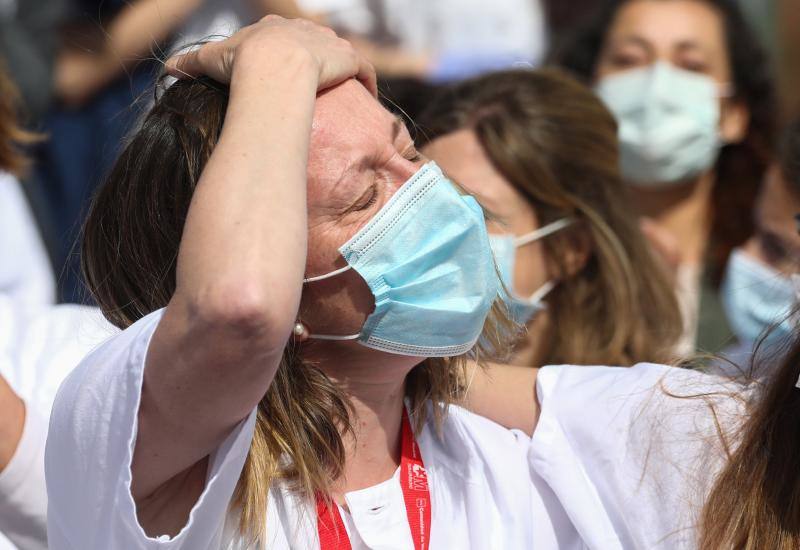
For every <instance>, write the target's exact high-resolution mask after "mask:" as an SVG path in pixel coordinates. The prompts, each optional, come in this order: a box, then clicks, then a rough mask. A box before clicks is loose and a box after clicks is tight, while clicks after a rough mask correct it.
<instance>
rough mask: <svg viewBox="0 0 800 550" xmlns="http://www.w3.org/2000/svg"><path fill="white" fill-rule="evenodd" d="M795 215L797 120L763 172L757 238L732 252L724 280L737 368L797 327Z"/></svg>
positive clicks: (799, 182)
mask: <svg viewBox="0 0 800 550" xmlns="http://www.w3.org/2000/svg"><path fill="white" fill-rule="evenodd" d="M798 214H800V119H798V120H796V121H795V122H794V123H793V124H791V125H790V126H789V127H788V128H787V130H786V131H785V134H784V137H783V140H782V143H781V148H780V155H779V159H778V160H777V161H776V162H775V163H773V165H772V166H770V168H769V170H768V171H767V174H766V177H765V180H764V184H763V185H762V187H761V191H760V192H759V196H758V200H757V201H756V203H755V212H754V220H755V234H754V235H753V236H752V237H750V239H748V240H747V242H745V243H744V244H743V245H742V246H741V247H738V248H736V249H734V251H733V253H732V254H731V256H730V259H729V260H728V266H727V269H726V272H725V278H724V279H723V284H722V298H723V304H724V306H725V311H726V313H727V315H728V319H729V321H730V323H731V326H732V327H733V331H734V333H735V334H736V337H737V339H738V345H737V346H735V348H734V349H732V350H729V351H728V354H727V355H728V356H729V357H730V359H732V361H733V363H735V364H737V365H745V364H748V363H749V362H750V359H751V355H752V353H753V351H754V345H755V343H756V342H758V341H759V340H760V339H761V338H762V336H764V345H765V346H766V347H765V349H767V350H769V349H770V348H772V347H774V345H775V344H776V343H780V342H783V341H785V340H786V338H788V337H789V335H790V334H791V333H792V331H793V329H794V326H795V325H796V323H797V319H796V318H795V317H794V316H792V315H791V312H792V308H793V306H794V305H795V295H796V293H797V290H798V289H800V235H798V218H797V216H798ZM770 327H772V328H771V330H769V331H768V329H770Z"/></svg>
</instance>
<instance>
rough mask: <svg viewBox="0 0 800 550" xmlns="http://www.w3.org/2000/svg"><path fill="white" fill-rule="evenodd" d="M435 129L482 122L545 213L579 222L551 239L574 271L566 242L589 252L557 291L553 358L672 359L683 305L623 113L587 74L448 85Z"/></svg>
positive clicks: (481, 130) (503, 163)
mask: <svg viewBox="0 0 800 550" xmlns="http://www.w3.org/2000/svg"><path fill="white" fill-rule="evenodd" d="M419 126H420V135H421V136H422V137H423V139H424V140H429V141H431V140H434V139H436V138H438V137H440V136H443V135H445V134H449V133H451V132H455V131H457V130H461V129H470V130H472V131H473V132H474V133H475V136H476V138H477V140H478V142H479V143H480V145H481V148H482V149H483V150H484V152H485V153H486V156H487V157H488V158H489V159H490V160H491V162H492V164H493V165H494V167H495V168H496V169H497V170H498V172H500V173H501V174H502V175H503V177H504V178H505V179H506V180H507V181H508V182H509V183H510V184H511V185H513V186H514V187H515V188H516V189H517V190H518V191H519V192H520V193H521V194H522V195H523V196H524V197H525V198H526V199H527V201H528V202H529V203H530V204H531V206H532V207H533V208H534V210H535V211H536V215H537V217H538V219H539V221H540V223H541V224H542V225H544V224H547V223H551V222H554V221H557V220H559V219H562V218H565V217H571V218H574V219H575V220H576V221H577V222H578V223H575V224H573V225H572V226H570V227H569V228H567V229H566V230H564V231H562V232H560V233H559V234H557V235H552V236H550V237H548V238H547V239H545V240H544V241H543V246H544V248H545V250H546V253H547V259H548V262H550V263H551V265H553V266H554V267H555V269H556V271H557V272H562V273H563V272H565V271H566V266H565V265H564V256H565V251H566V250H570V249H574V248H575V247H576V245H578V244H579V243H589V244H588V248H589V258H588V261H587V263H586V265H585V266H584V268H583V269H581V270H580V271H579V272H578V273H576V274H574V275H572V276H570V277H565V278H564V279H563V280H562V281H561V282H560V284H559V285H558V286H557V287H556V288H555V289H554V290H553V291H552V292H551V293H550V294H549V295H548V297H547V302H548V304H549V306H550V308H549V310H550V312H551V316H552V321H553V323H552V325H553V326H554V327H557V328H556V329H555V330H554V331H553V335H552V338H550V339H549V349H548V350H547V352H546V356H545V357H544V360H545V361H546V362H547V363H546V364H559V363H569V364H578V365H581V364H603V365H632V364H634V363H636V362H640V361H662V362H667V361H670V360H671V359H673V357H674V352H675V347H676V345H677V341H678V338H679V337H680V335H681V331H682V329H681V325H682V323H681V316H680V312H679V309H678V305H677V302H676V300H675V295H674V292H673V291H672V286H671V285H670V283H669V281H668V278H667V276H666V275H665V273H664V270H663V269H662V266H660V265H658V264H657V263H656V261H655V260H654V258H653V257H652V256H651V253H650V249H649V247H648V246H647V244H646V243H645V240H644V238H643V236H642V234H641V232H640V230H639V227H638V224H637V222H636V219H635V218H634V216H633V214H632V211H633V208H632V207H631V204H630V202H629V198H628V193H627V189H626V187H625V185H624V184H623V182H622V179H621V176H620V172H619V166H618V163H617V157H618V151H617V125H616V123H615V121H614V118H613V116H612V115H611V113H609V112H608V109H606V108H605V106H604V105H603V103H602V102H601V101H600V100H599V99H598V98H597V97H596V96H595V95H594V94H593V93H592V92H591V90H589V89H588V88H587V87H586V86H584V85H583V84H581V83H580V82H578V81H577V80H575V79H574V78H571V77H569V76H568V75H566V74H565V73H563V72H562V71H557V70H553V69H549V70H539V71H526V70H516V71H513V70H512V71H502V72H498V73H493V74H489V75H486V76H483V77H479V78H475V79H472V80H468V81H465V82H462V83H460V84H456V85H454V86H452V87H450V88H449V89H445V90H443V92H442V93H441V94H440V95H439V97H438V98H437V99H436V100H434V101H433V102H432V103H431V104H430V106H429V109H428V111H427V112H426V113H425V114H423V115H422V117H421V118H420V120H419Z"/></svg>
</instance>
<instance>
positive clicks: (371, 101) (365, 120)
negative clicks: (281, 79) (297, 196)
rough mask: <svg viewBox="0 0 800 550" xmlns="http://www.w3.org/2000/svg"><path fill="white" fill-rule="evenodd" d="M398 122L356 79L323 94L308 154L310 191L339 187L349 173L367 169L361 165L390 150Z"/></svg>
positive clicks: (316, 106) (319, 99)
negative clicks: (343, 177)
mask: <svg viewBox="0 0 800 550" xmlns="http://www.w3.org/2000/svg"><path fill="white" fill-rule="evenodd" d="M396 120H397V119H396V118H395V117H394V116H393V115H392V114H391V113H389V111H387V110H386V109H384V108H383V107H382V106H381V105H380V104H379V103H378V101H377V100H376V99H375V98H374V97H372V95H370V93H369V92H368V91H367V90H366V89H365V88H364V87H363V86H362V85H361V84H359V83H358V82H356V81H355V80H348V81H346V82H344V83H342V84H340V85H339V86H336V87H335V88H332V89H330V90H327V91H325V92H323V93H322V94H320V95H319V96H318V98H317V102H316V105H315V108H314V120H313V123H312V127H311V140H310V144H309V152H308V178H309V190H310V191H311V188H312V186H313V187H318V188H325V187H331V186H334V185H336V184H338V183H339V181H340V180H342V175H343V174H345V172H347V171H348V170H365V169H368V166H361V164H365V163H369V162H370V161H371V160H374V159H375V158H376V157H379V156H380V155H381V154H382V153H384V152H385V151H386V150H387V148H388V147H391V145H392V140H393V139H392V138H393V137H394V130H395V126H396ZM345 179H346V178H345ZM342 183H343V184H344V183H346V182H345V181H342Z"/></svg>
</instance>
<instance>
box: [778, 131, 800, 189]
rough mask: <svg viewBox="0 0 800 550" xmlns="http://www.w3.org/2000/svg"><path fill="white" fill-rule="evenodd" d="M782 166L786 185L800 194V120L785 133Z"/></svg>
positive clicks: (782, 144)
mask: <svg viewBox="0 0 800 550" xmlns="http://www.w3.org/2000/svg"><path fill="white" fill-rule="evenodd" d="M780 164H781V172H782V174H783V177H784V179H785V180H786V183H788V184H789V186H790V187H791V188H792V189H793V190H795V192H796V193H798V194H800V118H798V119H797V120H795V121H794V122H793V123H791V124H790V125H789V126H788V127H787V128H786V130H785V131H784V133H783V138H782V141H781V147H780Z"/></svg>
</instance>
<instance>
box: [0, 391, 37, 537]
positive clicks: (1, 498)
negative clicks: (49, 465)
mask: <svg viewBox="0 0 800 550" xmlns="http://www.w3.org/2000/svg"><path fill="white" fill-rule="evenodd" d="M26 408H27V410H26V412H25V426H24V428H23V431H22V438H21V439H20V441H19V444H18V445H17V449H16V451H15V452H14V456H13V457H12V458H11V462H9V463H8V465H7V466H6V467H5V469H3V471H2V472H0V533H3V534H4V535H5V536H6V537H8V539H9V540H11V542H13V543H14V544H16V545H17V546H18V547H19V548H22V549H24V550H46V548H47V518H46V513H47V492H46V490H45V483H44V445H45V438H46V437H47V422H46V421H45V420H44V419H43V418H41V417H40V416H39V413H38V412H37V411H35V410H34V409H32V408H31V407H26Z"/></svg>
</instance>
